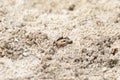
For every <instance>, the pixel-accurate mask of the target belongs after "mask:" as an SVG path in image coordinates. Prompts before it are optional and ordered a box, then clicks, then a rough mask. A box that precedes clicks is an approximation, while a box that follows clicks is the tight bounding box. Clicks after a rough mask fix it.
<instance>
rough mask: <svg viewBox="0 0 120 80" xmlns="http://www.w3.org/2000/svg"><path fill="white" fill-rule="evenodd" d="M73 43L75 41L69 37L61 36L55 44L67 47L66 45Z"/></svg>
mask: <svg viewBox="0 0 120 80" xmlns="http://www.w3.org/2000/svg"><path fill="white" fill-rule="evenodd" d="M72 43H73V41H72V40H70V39H69V38H68V37H60V38H58V39H57V40H56V41H54V43H53V45H54V46H57V47H58V48H60V47H65V46H66V45H68V44H72Z"/></svg>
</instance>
